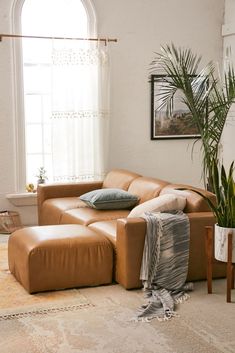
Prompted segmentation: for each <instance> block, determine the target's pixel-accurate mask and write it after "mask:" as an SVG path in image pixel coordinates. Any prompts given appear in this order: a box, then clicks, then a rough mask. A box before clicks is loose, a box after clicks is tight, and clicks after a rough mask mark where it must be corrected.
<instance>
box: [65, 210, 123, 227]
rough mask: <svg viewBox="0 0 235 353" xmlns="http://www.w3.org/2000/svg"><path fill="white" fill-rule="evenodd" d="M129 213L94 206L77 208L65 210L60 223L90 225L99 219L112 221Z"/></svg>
mask: <svg viewBox="0 0 235 353" xmlns="http://www.w3.org/2000/svg"><path fill="white" fill-rule="evenodd" d="M128 214H129V211H127V210H96V209H94V208H75V209H72V210H68V211H65V212H64V213H63V214H62V216H61V220H60V223H61V224H69V223H73V224H74V223H77V224H83V225H89V224H91V223H94V222H98V221H110V220H113V219H118V218H126V217H127V216H128Z"/></svg>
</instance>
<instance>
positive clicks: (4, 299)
mask: <svg viewBox="0 0 235 353" xmlns="http://www.w3.org/2000/svg"><path fill="white" fill-rule="evenodd" d="M5 239H7V237H6V236H5ZM0 293H1V296H0V297H1V300H0V320H10V319H14V318H21V317H27V316H35V315H37V314H48V313H56V312H63V311H75V310H78V309H81V308H85V307H88V306H93V304H91V303H90V301H89V300H88V299H87V298H86V297H85V296H84V295H82V294H81V292H80V291H79V290H78V289H68V290H60V291H51V292H43V293H36V294H28V292H27V291H26V290H25V289H24V288H23V287H22V286H21V285H20V284H19V283H18V282H17V281H16V279H15V277H14V276H13V275H12V274H11V273H10V271H9V269H8V260H7V241H4V236H3V235H1V236H0Z"/></svg>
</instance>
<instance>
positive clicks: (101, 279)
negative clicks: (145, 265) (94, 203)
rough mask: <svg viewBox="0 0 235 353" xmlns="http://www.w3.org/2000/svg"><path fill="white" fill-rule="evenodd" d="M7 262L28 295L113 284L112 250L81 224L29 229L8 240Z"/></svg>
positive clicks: (101, 236)
mask: <svg viewBox="0 0 235 353" xmlns="http://www.w3.org/2000/svg"><path fill="white" fill-rule="evenodd" d="M8 262H9V269H10V271H11V273H12V274H13V275H14V276H15V278H16V279H17V280H18V281H19V282H20V283H21V284H22V286H23V287H24V288H25V289H26V290H27V291H28V292H29V293H35V292H41V291H47V290H55V289H64V288H74V287H85V286H97V285H100V284H108V283H111V282H112V271H113V248H112V245H111V243H110V241H109V240H108V239H107V238H106V237H105V236H103V235H101V234H96V232H95V231H93V230H91V229H89V228H87V227H85V226H82V225H75V224H67V225H53V226H38V227H29V228H23V229H20V230H17V231H15V232H14V233H13V234H11V236H10V237H9V242H8Z"/></svg>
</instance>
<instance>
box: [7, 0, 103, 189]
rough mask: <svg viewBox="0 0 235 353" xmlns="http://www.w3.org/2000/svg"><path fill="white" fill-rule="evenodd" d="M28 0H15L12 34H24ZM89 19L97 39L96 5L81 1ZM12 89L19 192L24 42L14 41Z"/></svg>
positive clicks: (22, 174)
mask: <svg viewBox="0 0 235 353" xmlns="http://www.w3.org/2000/svg"><path fill="white" fill-rule="evenodd" d="M25 1H27V0H14V2H13V5H12V10H11V23H10V28H11V33H13V34H22V31H21V14H22V8H23V5H24V3H25ZM81 2H82V4H83V6H84V8H85V11H86V13H87V19H88V33H89V37H91V38H95V37H97V20H96V13H95V9H94V5H93V3H92V1H91V0H81ZM12 87H13V92H12V93H13V112H14V113H13V115H14V116H13V121H14V127H15V131H14V137H15V144H14V148H15V185H16V190H17V192H24V191H25V184H26V138H25V111H24V86H23V52H22V41H21V40H20V39H14V40H13V41H12Z"/></svg>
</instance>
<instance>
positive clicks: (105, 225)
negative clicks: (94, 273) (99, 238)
mask: <svg viewBox="0 0 235 353" xmlns="http://www.w3.org/2000/svg"><path fill="white" fill-rule="evenodd" d="M89 228H90V229H92V230H94V231H95V232H96V233H97V234H103V235H105V236H106V238H108V239H109V240H110V241H111V243H112V245H113V248H114V249H116V232H117V220H116V219H115V220H112V221H101V222H95V223H91V224H90V225H89Z"/></svg>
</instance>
